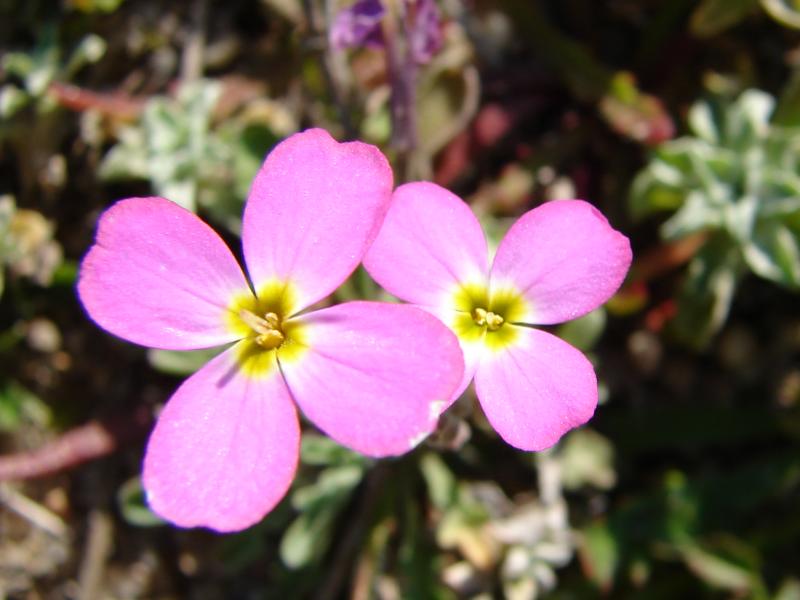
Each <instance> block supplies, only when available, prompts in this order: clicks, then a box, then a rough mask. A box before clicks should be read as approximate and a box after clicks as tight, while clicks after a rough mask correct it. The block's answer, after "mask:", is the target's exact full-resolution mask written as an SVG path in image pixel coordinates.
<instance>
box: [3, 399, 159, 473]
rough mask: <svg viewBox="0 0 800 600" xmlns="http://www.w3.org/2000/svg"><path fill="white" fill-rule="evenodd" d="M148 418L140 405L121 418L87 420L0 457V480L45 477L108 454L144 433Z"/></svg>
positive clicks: (149, 420) (148, 426) (150, 417)
mask: <svg viewBox="0 0 800 600" xmlns="http://www.w3.org/2000/svg"><path fill="white" fill-rule="evenodd" d="M151 420H152V416H151V413H150V411H149V410H148V409H147V408H145V407H140V408H139V409H137V410H136V411H134V412H133V413H130V414H128V415H125V416H124V417H116V418H113V419H108V420H104V421H90V422H89V423H87V424H86V425H82V426H80V427H76V428H75V429H72V430H70V431H67V432H66V433H64V434H63V435H61V436H60V437H58V438H56V439H55V440H53V441H52V442H50V443H48V444H45V445H44V446H42V447H41V448H37V449H36V450H31V451H27V452H18V453H16V454H10V455H6V456H0V481H8V480H16V479H33V478H35V477H44V476H46V475H52V474H53V473H59V472H61V471H65V470H67V469H71V468H73V467H76V466H78V465H80V464H82V463H85V462H88V461H90V460H95V459H98V458H101V457H103V456H106V455H108V454H111V453H112V452H114V451H115V450H116V449H117V448H119V447H120V446H122V445H123V444H125V443H126V442H129V441H132V440H135V439H137V438H140V437H141V436H143V435H144V434H145V433H146V432H147V430H148V429H149V428H150V422H151Z"/></svg>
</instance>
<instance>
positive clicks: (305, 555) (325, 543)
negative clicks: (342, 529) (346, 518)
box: [280, 505, 338, 569]
mask: <svg viewBox="0 0 800 600" xmlns="http://www.w3.org/2000/svg"><path fill="white" fill-rule="evenodd" d="M337 508H338V507H336V506H333V505H331V506H328V507H325V508H324V509H319V510H315V511H311V512H307V513H303V514H301V515H300V516H299V517H297V518H296V519H295V520H294V521H292V524H291V525H289V527H288V529H287V530H286V533H284V534H283V537H282V538H281V545H280V555H281V560H282V561H283V562H284V564H285V565H286V566H287V567H289V568H291V569H300V568H302V567H305V566H307V565H309V564H310V563H312V562H315V561H316V560H319V559H320V558H321V557H322V555H323V554H324V553H325V552H326V551H327V549H328V547H329V546H330V542H331V533H332V529H333V524H334V522H335V520H336V515H337V510H336V509H337Z"/></svg>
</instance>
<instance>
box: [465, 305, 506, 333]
mask: <svg viewBox="0 0 800 600" xmlns="http://www.w3.org/2000/svg"><path fill="white" fill-rule="evenodd" d="M472 320H473V321H475V324H476V325H480V326H481V327H484V326H485V327H486V329H488V330H489V331H497V330H498V329H500V328H501V327H502V326H503V323H505V319H504V318H503V317H501V316H500V315H498V314H495V313H493V312H489V311H488V310H486V309H485V308H475V309H473V311H472Z"/></svg>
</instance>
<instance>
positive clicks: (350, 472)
mask: <svg viewBox="0 0 800 600" xmlns="http://www.w3.org/2000/svg"><path fill="white" fill-rule="evenodd" d="M363 477H364V468H363V467H362V466H361V465H352V464H351V465H342V466H336V467H330V468H328V469H325V470H324V471H322V473H321V474H320V475H319V477H317V480H316V481H315V482H314V483H311V484H309V485H304V486H301V487H298V488H297V489H296V490H295V491H294V493H293V494H292V506H294V508H295V509H297V510H298V511H308V510H313V509H315V508H316V507H318V506H321V505H324V504H327V503H330V502H335V501H338V500H341V499H343V498H346V497H347V496H348V495H349V494H350V492H351V491H353V489H354V488H355V487H356V486H357V485H358V484H359V483H361V480H362V479H363Z"/></svg>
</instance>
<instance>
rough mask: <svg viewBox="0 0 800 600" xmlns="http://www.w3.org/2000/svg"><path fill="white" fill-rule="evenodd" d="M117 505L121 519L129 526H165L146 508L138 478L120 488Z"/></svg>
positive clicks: (129, 480) (164, 522) (161, 520)
mask: <svg viewBox="0 0 800 600" xmlns="http://www.w3.org/2000/svg"><path fill="white" fill-rule="evenodd" d="M117 504H118V505H119V511H120V513H121V514H122V518H124V519H125V520H126V521H127V522H128V523H130V524H131V525H136V526H137V527H155V526H158V525H164V524H166V521H164V520H163V519H162V518H161V517H159V516H158V515H157V514H155V513H154V512H153V511H151V510H150V508H149V507H148V506H147V502H146V501H145V493H144V488H143V487H142V480H141V479H140V478H139V477H133V478H131V479H128V481H126V482H125V483H123V484H122V485H121V486H120V488H119V490H118V491H117Z"/></svg>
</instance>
